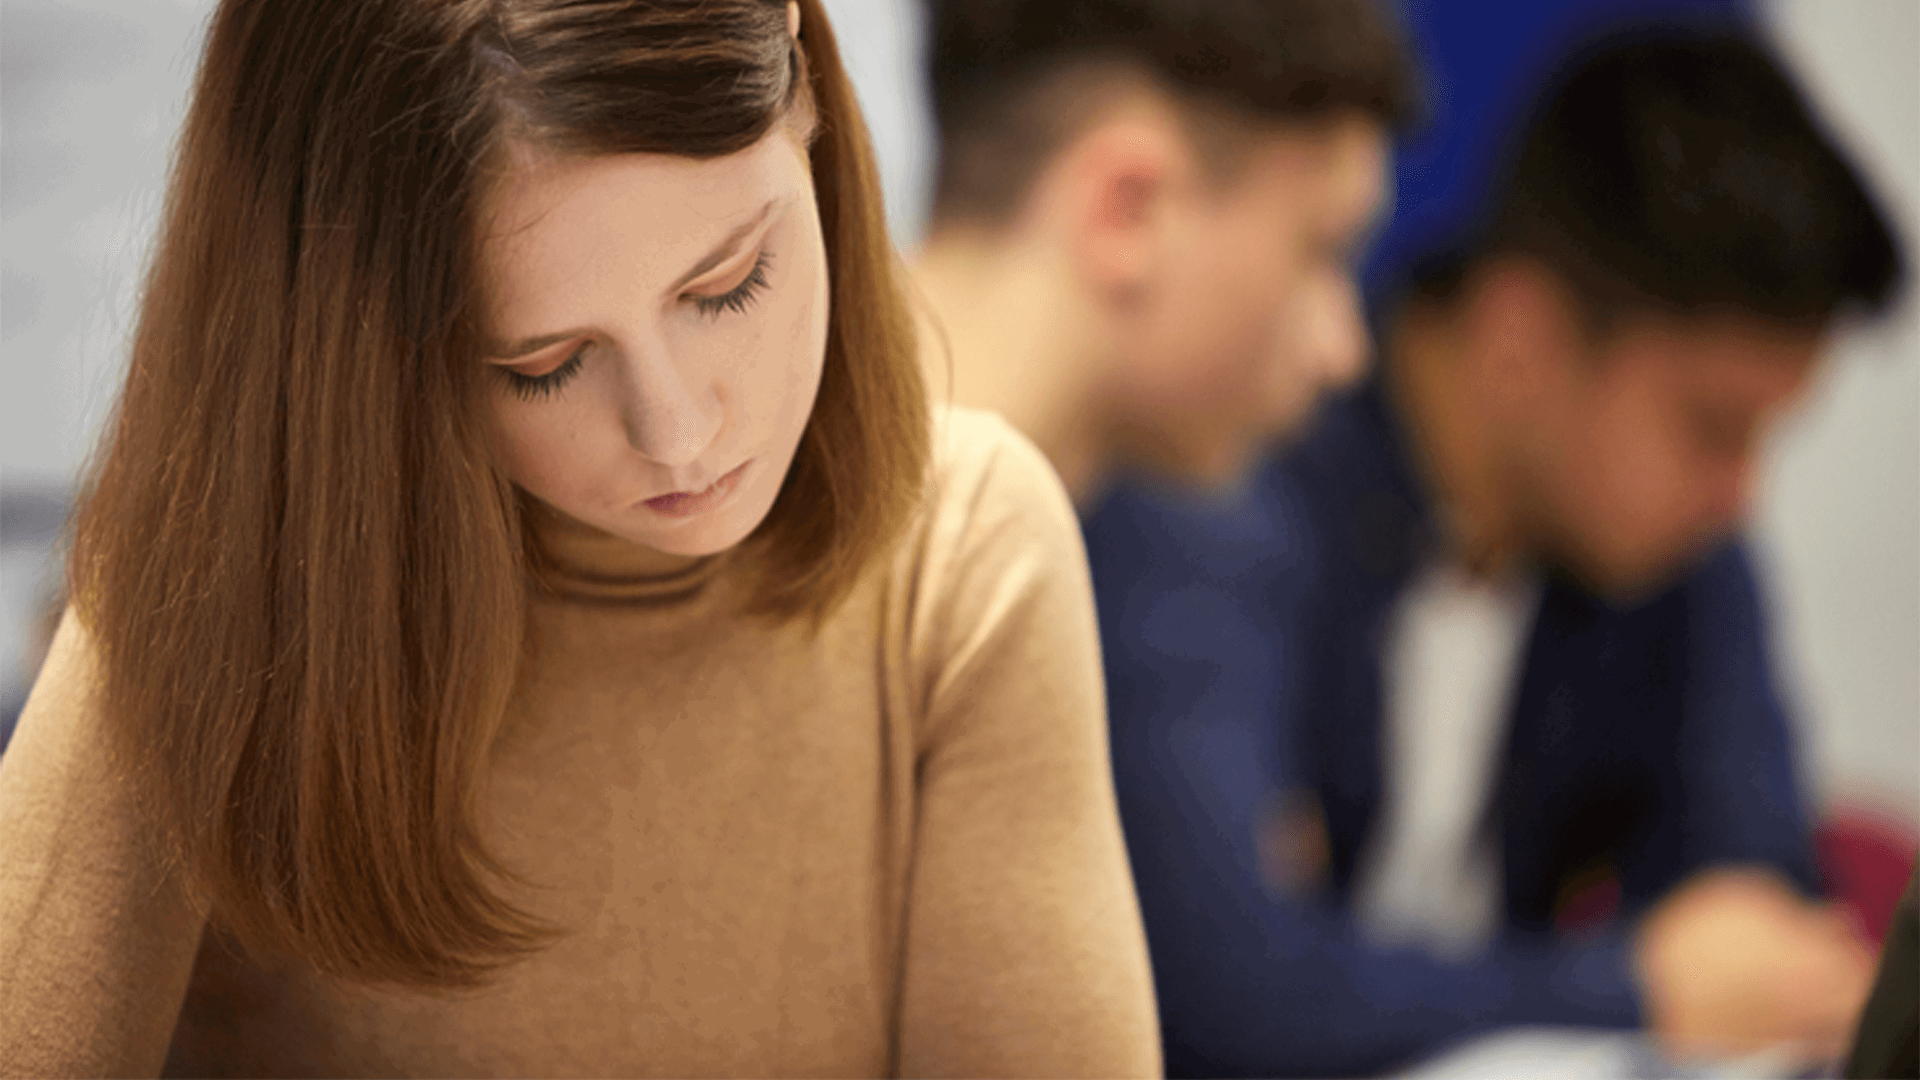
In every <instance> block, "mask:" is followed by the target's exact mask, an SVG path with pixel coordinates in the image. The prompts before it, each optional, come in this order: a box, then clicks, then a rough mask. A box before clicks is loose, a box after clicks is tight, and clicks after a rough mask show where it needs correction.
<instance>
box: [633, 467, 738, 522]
mask: <svg viewBox="0 0 1920 1080" xmlns="http://www.w3.org/2000/svg"><path fill="white" fill-rule="evenodd" d="M751 464H753V461H752V459H748V460H747V461H744V462H742V463H741V464H740V465H738V466H736V467H735V468H734V470H733V471H732V472H730V473H728V474H727V475H725V476H723V477H721V478H720V479H718V480H715V481H714V482H713V483H712V484H710V485H708V487H707V489H706V490H705V491H676V492H673V493H672V494H670V495H657V496H655V497H653V498H651V499H648V500H647V501H646V506H647V509H649V510H651V511H653V512H654V513H656V514H659V515H660V516H661V517H670V518H684V517H692V516H694V515H695V514H704V513H706V512H707V511H709V510H712V509H715V508H716V507H718V506H720V505H721V504H722V503H725V502H726V501H727V499H728V498H730V497H731V496H732V495H733V493H734V490H735V489H737V488H738V487H739V486H740V477H741V476H742V475H744V474H745V473H746V471H747V466H749V465H751Z"/></svg>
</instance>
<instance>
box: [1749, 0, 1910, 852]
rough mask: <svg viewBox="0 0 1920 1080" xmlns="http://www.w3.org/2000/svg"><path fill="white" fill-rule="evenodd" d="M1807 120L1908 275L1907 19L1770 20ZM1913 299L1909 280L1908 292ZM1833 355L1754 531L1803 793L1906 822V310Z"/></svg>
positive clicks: (1782, 14) (1803, 13) (1817, 4)
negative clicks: (1824, 134)
mask: <svg viewBox="0 0 1920 1080" xmlns="http://www.w3.org/2000/svg"><path fill="white" fill-rule="evenodd" d="M1770 14H1771V15H1772V17H1773V22H1774V25H1775V28H1776V36H1777V37H1778V39H1779V41H1780V43H1781V45H1782V47H1783V49H1784V50H1785V51H1786V52H1787V54H1788V55H1789V57H1791V58H1792V59H1793V61H1795V62H1796V63H1797V65H1798V67H1799V70H1800V73H1801V77H1802V79H1803V81H1804V83H1805V85H1806V87H1807V90H1808V93H1809V95H1810V96H1811V97H1812V99H1813V101H1814V103H1815V106H1816V107H1818V108H1821V109H1823V111H1824V113H1825V115H1826V116H1827V118H1828V119H1829V121H1830V122H1831V123H1832V124H1833V126H1834V128H1835V129H1836V131H1837V132H1838V133H1839V134H1840V136H1841V137H1842V138H1843V139H1844V140H1845V141H1846V143H1847V145H1848V146H1849V147H1850V148H1851V149H1852V150H1853V152H1854V154H1855V157H1856V160H1857V161H1858V162H1859V164H1860V166H1861V167H1862V168H1863V169H1864V170H1865V171H1866V172H1867V173H1868V174H1869V177H1870V178H1871V180H1872V181H1873V182H1874V185H1875V187H1876V188H1877V190H1878V192H1879V194H1880V195H1881V197H1882V199H1883V200H1884V201H1885V203H1886V205H1887V209H1888V211H1889V212H1890V213H1891V214H1892V215H1893V216H1894V217H1895V219H1896V220H1897V222H1898V225H1899V229H1900V233H1901V236H1902V238H1903V239H1904V240H1905V241H1906V243H1907V254H1908V265H1909V267H1915V264H1916V263H1920V73H1917V72H1920V67H1916V64H1920V4H1915V3H1911V2H1908V0H1784V2H1775V3H1773V4H1771V5H1770ZM1910 282H1912V277H1911V276H1910ZM1913 285H1914V283H1910V285H1909V287H1908V293H1907V299H1906V301H1905V302H1904V304H1903V306H1902V308H1901V310H1900V311H1898V312H1897V313H1896V315H1895V317H1894V318H1893V319H1892V320H1890V321H1889V322H1888V323H1886V324H1884V325H1882V326H1880V327H1878V328H1876V329H1875V330H1874V331H1873V332H1871V333H1865V334H1857V335H1855V336H1852V337H1850V338H1845V339H1843V340H1841V341H1839V342H1837V343H1836V348H1835V350H1834V356H1833V360H1832V364H1831V366H1830V368H1829V370H1828V371H1827V373H1826V378H1825V380H1824V384H1823V385H1822V386H1821V387H1820V388H1819V389H1818V391H1817V392H1816V395H1815V398H1814V400H1813V401H1812V402H1811V403H1810V405H1809V407H1808V408H1807V410H1806V412H1805V415H1804V416H1802V417H1801V418H1800V421H1799V422H1798V423H1797V424H1795V425H1794V427H1793V429H1792V430H1790V431H1789V432H1788V433H1787V434H1786V435H1785V436H1784V437H1783V438H1782V440H1781V445H1780V446H1779V450H1778V460H1777V462H1776V467H1775V468H1774V470H1773V473H1772V483H1771V484H1770V485H1769V490H1768V492H1767V496H1766V504H1765V507H1764V511H1763V516H1762V520H1761V524H1760V533H1761V536H1762V538H1763V539H1764V541H1765V542H1766V543H1767V545H1768V548H1769V551H1770V553H1771V565H1772V568H1773V570H1774V574H1773V580H1772V584H1773V594H1774V597H1775V599H1776V602H1777V610H1778V612H1779V615H1780V619H1779V631H1778V636H1779V641H1780V645H1781V649H1782V652H1783V654H1784V656H1785V659H1786V661H1787V667H1788V671H1787V674H1788V675H1789V676H1790V677H1791V679H1792V683H1793V687H1792V689H1793V691H1794V696H1795V698H1796V699H1797V702H1798V704H1799V706H1800V709H1799V715H1800V718H1801V720H1802V723H1803V724H1804V725H1805V731H1806V734H1807V745H1808V749H1809V750H1810V751H1811V754H1810V756H1811V758H1812V762H1813V766H1814V768H1813V775H1814V777H1815V779H1816V781H1817V783H1818V784H1819V786H1820V787H1821V789H1822V790H1823V791H1824V792H1825V793H1826V794H1829V795H1835V796H1864V797H1867V798H1869V799H1873V800H1877V801H1881V802H1885V803H1888V804H1891V805H1892V806H1893V807H1895V808H1898V809H1901V810H1903V811H1904V812H1906V813H1907V814H1908V815H1909V816H1910V817H1911V816H1914V815H1916V814H1920V302H1916V301H1915V293H1916V292H1917V291H1920V290H1916V289H1915V288H1914V287H1913Z"/></svg>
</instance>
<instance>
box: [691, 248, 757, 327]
mask: <svg viewBox="0 0 1920 1080" xmlns="http://www.w3.org/2000/svg"><path fill="white" fill-rule="evenodd" d="M772 265H773V255H772V253H771V252H768V251H762V252H760V254H759V256H758V257H756V258H755V259H754V260H753V269H751V270H749V271H747V276H746V277H745V278H743V279H742V280H741V282H740V284H738V285H735V286H734V287H733V288H731V289H728V290H727V291H726V292H723V293H721V294H720V295H718V296H689V297H688V298H687V299H688V300H690V301H692V303H693V306H694V308H695V309H696V310H698V311H699V312H700V314H702V315H705V316H706V317H708V318H709V319H718V318H719V317H720V316H722V315H725V314H726V313H728V312H733V313H734V314H736V315H738V314H742V313H744V312H745V311H746V310H747V309H748V308H750V307H752V306H753V302H754V301H755V300H756V299H758V298H759V296H760V293H761V292H762V291H764V290H765V289H766V287H767V270H768V269H769V268H770V267H771V266H772Z"/></svg>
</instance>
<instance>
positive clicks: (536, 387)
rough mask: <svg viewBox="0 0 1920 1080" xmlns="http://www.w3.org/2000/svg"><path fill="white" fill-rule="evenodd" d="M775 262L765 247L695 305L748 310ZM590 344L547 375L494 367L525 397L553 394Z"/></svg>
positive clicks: (704, 310) (707, 310) (710, 310)
mask: <svg viewBox="0 0 1920 1080" xmlns="http://www.w3.org/2000/svg"><path fill="white" fill-rule="evenodd" d="M772 265H773V254H772V253H771V252H767V251H762V252H761V253H760V255H759V257H758V258H756V259H754V261H753V269H751V270H749V271H747V276H746V279H745V280H744V281H742V282H740V284H738V285H735V286H734V287H733V288H731V289H729V290H727V291H726V292H724V293H721V294H720V295H719V296H695V297H691V298H690V299H692V301H693V306H694V308H695V309H696V310H698V311H699V312H700V314H702V315H705V316H707V317H708V318H710V319H717V318H719V317H720V316H722V315H724V314H726V313H727V312H729V311H731V312H733V313H735V314H740V313H743V312H745V311H746V310H747V309H748V308H750V307H752V306H753V302H754V300H756V299H757V298H758V297H759V295H760V293H761V291H762V290H764V289H765V288H766V287H767V270H768V268H770V267H771V266H772ZM586 352H587V347H586V346H585V345H582V346H581V347H580V348H579V349H577V350H575V351H574V354H573V355H572V356H569V357H567V359H566V362H565V363H563V364H561V365H560V366H559V367H557V368H554V369H553V370H552V371H549V372H547V373H546V374H545V375H522V374H520V373H519V372H517V371H515V370H513V369H512V368H506V367H497V366H496V367H495V368H494V370H495V371H497V372H499V373H500V376H501V377H502V378H504V379H505V380H506V383H507V388H508V389H509V390H512V391H513V392H514V393H515V394H517V395H519V397H520V398H521V399H522V400H523V401H533V400H536V399H538V398H547V397H552V396H553V395H554V394H556V393H558V392H559V391H560V388H561V387H562V386H565V385H566V384H567V382H568V381H569V380H571V379H572V378H573V377H574V376H575V375H578V374H579V373H580V367H581V364H582V363H583V362H584V360H585V357H586Z"/></svg>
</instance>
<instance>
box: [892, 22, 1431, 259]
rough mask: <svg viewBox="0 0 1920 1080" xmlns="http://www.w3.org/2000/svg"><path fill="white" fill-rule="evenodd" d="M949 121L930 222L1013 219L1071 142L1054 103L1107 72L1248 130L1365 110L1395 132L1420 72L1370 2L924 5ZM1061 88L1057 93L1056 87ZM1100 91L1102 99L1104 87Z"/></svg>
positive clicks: (943, 127) (935, 88) (935, 75)
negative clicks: (1134, 78)
mask: <svg viewBox="0 0 1920 1080" xmlns="http://www.w3.org/2000/svg"><path fill="white" fill-rule="evenodd" d="M928 7H929V14H930V22H931V24H932V32H931V35H930V36H931V44H930V47H929V56H928V72H929V78H930V80H931V83H932V97H933V106H934V113H935V116H936V117H937V119H938V120H939V126H940V165H939V169H938V177H937V190H936V192H935V196H934V213H935V216H936V217H938V218H941V219H948V220H951V219H955V218H966V219H975V220H988V221H999V220H1004V219H1005V218H1007V217H1009V216H1011V214H1012V213H1013V211H1014V210H1015V208H1016V206H1017V205H1018V203H1019V201H1020V199H1021V198H1022V197H1023V196H1024V195H1025V194H1026V191H1027V189H1028V187H1029V186H1030V185H1031V184H1032V182H1033V180H1034V179H1035V177H1036V176H1037V175H1038V174H1039V172H1040V170H1041V169H1042V168H1043V167H1044V166H1045V165H1046V162H1047V160H1048V158H1050V157H1051V156H1052V155H1053V154H1054V153H1055V152H1056V151H1057V150H1058V149H1059V147H1060V144H1061V143H1062V142H1063V141H1064V140H1065V139H1066V138H1069V137H1071V136H1072V135H1073V134H1074V130H1073V129H1074V128H1075V127H1076V126H1077V125H1075V124H1074V123H1071V122H1062V117H1061V116H1060V111H1061V109H1060V106H1059V100H1058V99H1062V98H1063V97H1064V98H1066V99H1075V98H1077V99H1079V100H1082V101H1084V100H1086V98H1087V96H1088V88H1087V87H1084V86H1075V85H1063V83H1065V84H1071V83H1072V82H1073V81H1074V80H1076V79H1082V78H1084V77H1086V76H1088V75H1092V74H1095V73H1098V72H1099V71H1101V70H1103V69H1111V68H1120V69H1125V70H1129V71H1132V72H1137V73H1139V74H1141V75H1144V76H1146V77H1147V78H1148V79H1150V80H1152V81H1153V82H1154V83H1156V84H1158V85H1159V86H1161V87H1162V88H1164V89H1166V90H1168V91H1170V92H1171V93H1172V94H1173V95H1174V96H1175V97H1176V98H1177V99H1179V100H1180V101H1182V102H1183V103H1185V104H1189V105H1192V106H1195V107H1198V108H1200V109H1202V110H1204V111H1206V112H1208V113H1210V114H1213V115H1215V116H1221V115H1224V116H1227V117H1233V118H1240V119H1245V120H1249V121H1280V120H1311V119H1315V118H1318V117H1320V116H1323V115H1325V114H1328V113H1331V112H1333V111H1335V110H1338V109H1342V108H1357V109H1360V110H1362V111H1364V112H1366V113H1368V114H1370V115H1372V116H1374V117H1376V118H1378V119H1379V120H1380V121H1381V122H1382V123H1383V124H1384V125H1386V126H1389V127H1398V126H1400V125H1401V124H1403V123H1404V122H1405V121H1406V120H1407V119H1408V117H1409V114H1410V113H1411V112H1412V110H1413V102H1414V77H1413V69H1412V64H1411V61H1410V59H1409V57H1408V53H1407V48H1406V45H1405V42H1404V41H1403V37H1402V35H1401V33H1400V29H1399V27H1398V26H1396V25H1395V24H1394V23H1393V22H1392V21H1391V20H1389V19H1388V18H1387V17H1386V16H1385V15H1384V14H1383V13H1382V12H1381V11H1380V9H1379V8H1378V7H1376V6H1375V3H1374V2H1373V0H928ZM1062 90H1064V91H1065V93H1064V94H1062V93H1061V91H1062ZM1095 92H1097V91H1095Z"/></svg>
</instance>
